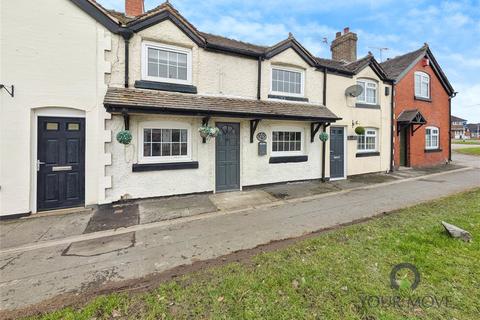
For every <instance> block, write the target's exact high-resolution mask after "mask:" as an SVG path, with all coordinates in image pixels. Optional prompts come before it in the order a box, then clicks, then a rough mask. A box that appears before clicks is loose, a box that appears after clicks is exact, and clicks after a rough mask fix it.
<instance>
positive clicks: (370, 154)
mask: <svg viewBox="0 0 480 320" xmlns="http://www.w3.org/2000/svg"><path fill="white" fill-rule="evenodd" d="M379 155H380V152H378V151H376V152H357V154H356V157H357V158H364V157H376V156H379Z"/></svg>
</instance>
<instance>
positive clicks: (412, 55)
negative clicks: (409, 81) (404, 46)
mask: <svg viewBox="0 0 480 320" xmlns="http://www.w3.org/2000/svg"><path fill="white" fill-rule="evenodd" d="M427 48H428V46H427V45H426V44H425V45H424V46H423V47H421V48H420V49H418V50H415V51H412V52H409V53H407V54H404V55H401V56H398V57H395V58H392V59H388V60H387V61H384V62H382V63H380V65H381V66H382V68H383V70H385V72H386V73H387V75H388V77H389V78H391V79H397V78H398V76H400V75H401V74H402V72H403V71H404V70H406V69H407V68H408V67H409V66H410V65H411V64H412V63H413V62H414V61H415V60H416V59H417V58H418V57H419V56H420V55H424V54H425V53H426V50H427Z"/></svg>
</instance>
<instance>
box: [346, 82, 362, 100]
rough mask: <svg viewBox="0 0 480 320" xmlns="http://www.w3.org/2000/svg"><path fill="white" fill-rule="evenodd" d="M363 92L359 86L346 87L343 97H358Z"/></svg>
mask: <svg viewBox="0 0 480 320" xmlns="http://www.w3.org/2000/svg"><path fill="white" fill-rule="evenodd" d="M362 92H363V88H362V86H361V85H358V84H355V85H353V86H350V87H348V88H347V89H346V90H345V95H346V96H348V97H358V96H359V95H361V94H362Z"/></svg>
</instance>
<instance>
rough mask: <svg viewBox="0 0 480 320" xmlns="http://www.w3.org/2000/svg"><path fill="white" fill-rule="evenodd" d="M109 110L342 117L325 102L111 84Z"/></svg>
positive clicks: (107, 100) (107, 99)
mask: <svg viewBox="0 0 480 320" xmlns="http://www.w3.org/2000/svg"><path fill="white" fill-rule="evenodd" d="M104 106H105V108H106V109H107V111H109V112H112V113H115V112H122V110H123V109H126V110H128V111H130V112H139V113H164V114H188V115H218V116H238V117H245V118H256V117H258V118H266V119H290V120H304V121H315V120H316V121H332V122H333V121H335V120H339V119H340V118H338V117H337V116H336V115H335V114H334V113H333V112H331V111H330V110H329V109H327V108H326V107H325V106H322V105H319V104H318V105H315V104H309V103H297V102H277V101H265V100H253V99H240V98H228V97H214V96H202V95H192V94H182V93H170V92H169V93H167V92H162V91H152V90H142V89H130V88H114V87H110V88H108V90H107V94H106V95H105V99H104Z"/></svg>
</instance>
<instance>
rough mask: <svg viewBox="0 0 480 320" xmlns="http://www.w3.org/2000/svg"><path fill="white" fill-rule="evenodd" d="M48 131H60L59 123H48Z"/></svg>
mask: <svg viewBox="0 0 480 320" xmlns="http://www.w3.org/2000/svg"><path fill="white" fill-rule="evenodd" d="M46 129H47V130H48V131H57V130H58V122H47V125H46Z"/></svg>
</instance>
